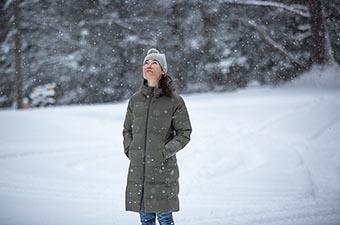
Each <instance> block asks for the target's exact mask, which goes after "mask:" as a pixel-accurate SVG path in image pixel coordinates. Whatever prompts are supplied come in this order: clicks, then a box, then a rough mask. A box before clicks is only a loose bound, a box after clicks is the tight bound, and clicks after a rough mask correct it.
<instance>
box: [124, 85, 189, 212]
mask: <svg viewBox="0 0 340 225" xmlns="http://www.w3.org/2000/svg"><path fill="white" fill-rule="evenodd" d="M191 132H192V128H191V124H190V119H189V115H188V111H187V108H186V105H185V103H184V100H183V98H182V97H181V96H179V95H178V94H176V93H174V94H173V96H172V97H169V96H166V95H165V94H164V92H163V90H162V89H161V88H158V87H149V86H148V84H147V80H145V79H144V81H143V82H142V85H141V87H140V90H139V91H137V92H136V93H135V94H134V95H133V96H132V97H131V98H130V99H129V101H128V106H127V112H126V115H125V121H124V127H123V132H122V133H123V145H124V153H125V154H126V156H127V157H128V158H129V160H130V164H129V170H128V175H127V184H126V190H125V208H126V210H127V211H134V212H140V211H144V212H175V211H179V199H178V193H179V183H178V178H179V170H178V165H177V159H176V153H177V152H178V151H179V150H181V149H183V148H184V147H185V146H186V145H187V144H188V142H189V141H190V134H191Z"/></svg>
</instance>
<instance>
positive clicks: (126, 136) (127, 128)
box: [122, 99, 133, 157]
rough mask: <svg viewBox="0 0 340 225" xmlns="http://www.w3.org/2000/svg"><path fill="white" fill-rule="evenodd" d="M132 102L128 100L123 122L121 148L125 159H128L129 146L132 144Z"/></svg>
mask: <svg viewBox="0 0 340 225" xmlns="http://www.w3.org/2000/svg"><path fill="white" fill-rule="evenodd" d="M132 120H133V117H132V100H131V99H130V100H129V102H128V106H127V110H126V114H125V120H124V125H123V132H122V133H123V146H124V153H125V155H126V156H127V157H129V146H130V144H131V142H132Z"/></svg>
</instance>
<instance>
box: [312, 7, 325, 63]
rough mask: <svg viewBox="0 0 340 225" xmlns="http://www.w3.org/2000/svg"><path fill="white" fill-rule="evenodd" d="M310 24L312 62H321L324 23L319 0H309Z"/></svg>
mask: <svg viewBox="0 0 340 225" xmlns="http://www.w3.org/2000/svg"><path fill="white" fill-rule="evenodd" d="M308 4H309V10H310V25H311V32H312V43H313V48H312V49H311V55H312V57H311V60H312V63H317V64H323V63H324V62H325V47H326V46H325V25H324V18H323V15H322V3H321V1H320V0H309V1H308Z"/></svg>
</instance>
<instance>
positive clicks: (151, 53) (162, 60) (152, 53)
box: [143, 48, 168, 73]
mask: <svg viewBox="0 0 340 225" xmlns="http://www.w3.org/2000/svg"><path fill="white" fill-rule="evenodd" d="M149 59H155V60H157V61H158V62H159V64H160V65H161V67H162V70H163V71H164V72H165V73H166V72H167V71H168V66H167V64H166V57H165V54H162V53H159V51H158V50H157V49H155V48H150V49H149V50H148V52H147V53H146V56H145V58H144V61H143V64H144V63H145V61H146V60H149Z"/></svg>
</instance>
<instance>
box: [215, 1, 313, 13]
mask: <svg viewBox="0 0 340 225" xmlns="http://www.w3.org/2000/svg"><path fill="white" fill-rule="evenodd" d="M220 2H222V3H228V4H235V5H254V6H267V7H276V8H281V9H284V10H287V11H290V12H293V13H295V14H298V15H300V16H303V17H310V14H309V10H308V8H307V7H306V6H303V5H296V4H294V5H286V4H283V3H279V2H274V1H260V0H220Z"/></svg>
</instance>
